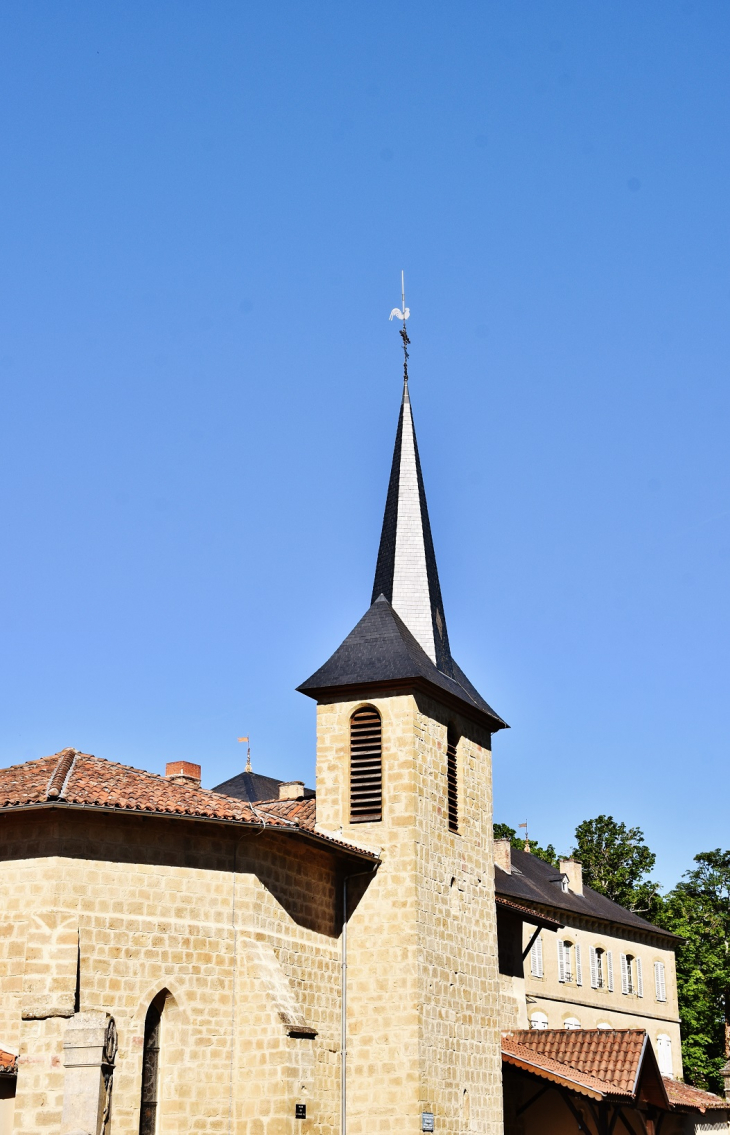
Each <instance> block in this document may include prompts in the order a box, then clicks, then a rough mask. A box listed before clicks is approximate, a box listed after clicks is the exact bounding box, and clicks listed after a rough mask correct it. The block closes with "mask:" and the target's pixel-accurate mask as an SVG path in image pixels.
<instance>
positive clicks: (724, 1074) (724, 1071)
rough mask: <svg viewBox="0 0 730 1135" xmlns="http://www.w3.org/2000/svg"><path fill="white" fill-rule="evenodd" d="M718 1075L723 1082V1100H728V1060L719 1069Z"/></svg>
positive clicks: (729, 1097)
mask: <svg viewBox="0 0 730 1135" xmlns="http://www.w3.org/2000/svg"><path fill="white" fill-rule="evenodd" d="M720 1075H721V1076H722V1078H723V1080H724V1082H725V1099H726V1100H730V1060H728V1062H727V1064H725V1065H724V1067H722V1068H721V1069H720Z"/></svg>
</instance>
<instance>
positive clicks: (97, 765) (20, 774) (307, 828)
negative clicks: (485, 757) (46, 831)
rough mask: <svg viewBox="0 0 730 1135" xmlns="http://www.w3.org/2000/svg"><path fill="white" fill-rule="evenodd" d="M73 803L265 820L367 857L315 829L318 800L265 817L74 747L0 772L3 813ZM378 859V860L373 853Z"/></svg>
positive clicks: (275, 808)
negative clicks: (315, 807) (17, 809)
mask: <svg viewBox="0 0 730 1135" xmlns="http://www.w3.org/2000/svg"><path fill="white" fill-rule="evenodd" d="M59 803H61V804H69V805H76V806H81V807H86V808H113V809H118V810H119V811H125V812H137V813H140V812H141V813H146V814H150V813H151V814H155V815H174V816H189V817H191V818H198V819H212V820H225V821H236V822H239V823H243V824H252V825H255V826H256V827H260V826H261V824H262V823H263V822H265V823H266V824H268V825H270V826H272V827H276V828H280V829H281V830H282V831H284V830H287V831H290V830H291V829H292V828H294V829H297V830H300V831H302V832H303V833H305V832H306V833H307V834H308V835H314V836H316V838H317V839H319V840H322V841H323V842H325V843H329V844H332V845H334V846H337V847H340V848H344V849H346V850H348V851H354V852H356V854H357V855H359V856H362V855H364V854H368V853H367V852H364V851H363V850H362V849H361V848H355V847H353V846H352V845H350V844H348V843H345V842H344V841H343V840H338V839H335V838H333V837H332V836H327V835H324V834H323V833H321V832H316V831H315V828H314V817H315V812H314V800H313V799H311V798H310V799H305V800H284V801H272V802H270V803H268V804H267V805H266V818H265V820H264V817H263V815H262V814H260V813H261V810H260V809H259V806H258V805H256V806H254V807H252V806H251V804H250V803H249V802H248V801H246V800H239V799H237V798H235V797H232V796H223V795H221V793H219V792H213V791H210V790H208V789H206V788H200V787H198V786H197V785H195V784H191V783H189V782H185V781H183V782H181V781H178V780H171V779H168V778H166V777H164V776H158V775H157V774H156V773H151V772H145V771H144V770H143V769H137V768H132V767H131V766H130V765H120V764H117V763H116V762H114V761H106V760H104V759H103V758H101V757H94V756H91V755H90V754H89V753H79V752H77V751H76V750H75V749H63V750H62V751H61V752H60V753H55V754H54V755H53V756H50V757H41V758H40V759H39V760H36V761H27V762H26V763H25V764H22V765H12V766H11V767H10V768H5V769H0V810H12V809H14V808H22V807H28V806H32V805H42V804H59ZM370 858H373V859H375V858H376V857H375V856H372V855H370Z"/></svg>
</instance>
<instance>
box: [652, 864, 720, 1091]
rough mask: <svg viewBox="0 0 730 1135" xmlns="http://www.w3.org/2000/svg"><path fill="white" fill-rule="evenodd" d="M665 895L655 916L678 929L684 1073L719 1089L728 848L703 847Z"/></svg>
mask: <svg viewBox="0 0 730 1135" xmlns="http://www.w3.org/2000/svg"><path fill="white" fill-rule="evenodd" d="M694 861H695V863H696V864H697V867H695V868H694V870H693V871H687V872H686V873H685V875H684V876H683V879H682V882H680V883H678V884H677V886H676V887H675V888H674V890H672V891H670V892H669V894H668V895H667V896H666V898H665V900H664V903H663V909H662V911H661V912H660V914H659V918H658V922H659V924H660V925H661V926H664V928H665V929H666V930H671V931H672V932H673V933H674V934H679V935H681V936H682V938H683V939H684V943H683V944H682V945H681V946H680V947H679V948H678V950H677V987H678V993H679V1015H680V1018H681V1021H682V1060H683V1063H684V1071H685V1077H686V1079H687V1080H688V1081H689V1082H690V1083H691V1084H694V1085H695V1086H696V1087H698V1088H705V1089H707V1088H709V1089H711V1090H713V1091H716V1092H720V1093H721V1094H722V1087H723V1085H722V1080H721V1078H720V1075H719V1072H720V1068H721V1067H722V1065H723V1064H724V1063H725V1061H726V1060H727V1058H728V1056H730V851H721V850H720V848H719V847H718V848H716V849H715V851H704V852H702V853H701V854H700V855H696V856H695V860H694Z"/></svg>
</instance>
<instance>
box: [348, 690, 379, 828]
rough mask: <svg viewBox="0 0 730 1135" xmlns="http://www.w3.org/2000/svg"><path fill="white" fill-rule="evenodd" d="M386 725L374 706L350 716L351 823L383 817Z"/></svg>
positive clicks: (373, 820)
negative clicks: (384, 736) (384, 725)
mask: <svg viewBox="0 0 730 1135" xmlns="http://www.w3.org/2000/svg"><path fill="white" fill-rule="evenodd" d="M382 749H383V726H382V721H381V719H380V714H379V713H378V711H377V709H375V707H374V706H372V705H366V706H363V707H362V709H356V710H355V712H354V713H353V715H352V717H351V718H350V823H351V824H366V823H373V822H376V821H378V820H382V818H383V752H382Z"/></svg>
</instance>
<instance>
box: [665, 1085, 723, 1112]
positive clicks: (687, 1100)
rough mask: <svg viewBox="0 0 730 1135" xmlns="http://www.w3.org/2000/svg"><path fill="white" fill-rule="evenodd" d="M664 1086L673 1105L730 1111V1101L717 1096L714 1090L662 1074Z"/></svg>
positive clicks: (701, 1109)
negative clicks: (703, 1089)
mask: <svg viewBox="0 0 730 1135" xmlns="http://www.w3.org/2000/svg"><path fill="white" fill-rule="evenodd" d="M662 1079H663V1080H664V1087H665V1088H666V1091H667V1096H668V1097H669V1102H670V1104H671V1105H672V1107H680V1108H686V1107H691V1108H695V1109H696V1110H697V1111H702V1112H704V1111H717V1110H722V1111H730V1103H728V1101H727V1100H724V1099H722V1098H721V1097H720V1096H715V1095H713V1094H712V1092H703V1091H702V1089H701V1088H693V1087H692V1086H691V1085H690V1084H683V1083H681V1082H680V1081H679V1080H671V1079H670V1078H669V1076H662Z"/></svg>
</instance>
